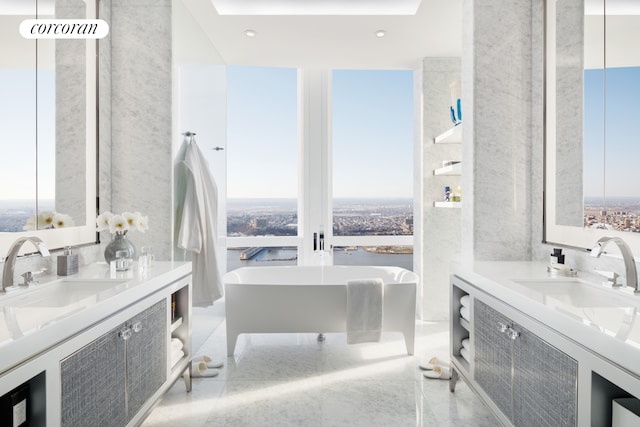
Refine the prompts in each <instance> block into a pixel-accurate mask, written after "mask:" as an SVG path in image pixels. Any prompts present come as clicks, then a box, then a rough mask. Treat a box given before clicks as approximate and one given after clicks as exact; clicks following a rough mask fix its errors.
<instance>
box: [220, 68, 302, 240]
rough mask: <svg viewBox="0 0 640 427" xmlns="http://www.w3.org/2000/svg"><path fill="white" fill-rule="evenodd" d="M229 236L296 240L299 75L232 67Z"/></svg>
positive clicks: (229, 92)
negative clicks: (274, 237) (290, 237)
mask: <svg viewBox="0 0 640 427" xmlns="http://www.w3.org/2000/svg"><path fill="white" fill-rule="evenodd" d="M227 79H228V92H227V97H228V98H227V102H228V107H227V108H228V110H227V118H228V122H227V140H228V154H227V162H228V163H227V164H228V168H227V170H228V172H227V197H228V201H227V203H228V206H227V234H228V236H232V237H243V236H295V235H297V193H298V125H297V96H298V95H297V71H296V70H294V69H287V68H264V67H240V66H230V67H229V68H228V74H227Z"/></svg>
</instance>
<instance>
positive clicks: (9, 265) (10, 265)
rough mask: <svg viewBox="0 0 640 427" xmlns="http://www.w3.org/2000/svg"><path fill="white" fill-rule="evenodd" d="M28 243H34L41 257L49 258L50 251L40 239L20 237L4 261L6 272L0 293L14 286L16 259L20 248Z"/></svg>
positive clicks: (3, 275)
mask: <svg viewBox="0 0 640 427" xmlns="http://www.w3.org/2000/svg"><path fill="white" fill-rule="evenodd" d="M27 241H29V242H31V243H33V245H34V246H35V247H36V249H37V250H38V252H39V253H40V255H42V256H43V257H48V256H49V250H48V249H47V247H46V246H45V244H44V242H43V241H42V240H40V239H39V238H38V237H20V238H19V239H18V240H16V241H15V242H13V244H12V245H11V247H10V248H9V253H8V254H7V257H6V258H5V259H4V270H3V271H2V288H1V289H0V293H4V292H6V291H7V288H11V287H12V286H13V273H14V270H15V267H16V258H17V257H18V252H20V248H21V247H22V245H23V244H24V243H25V242H27Z"/></svg>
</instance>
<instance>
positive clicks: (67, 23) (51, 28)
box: [20, 19, 109, 39]
mask: <svg viewBox="0 0 640 427" xmlns="http://www.w3.org/2000/svg"><path fill="white" fill-rule="evenodd" d="M108 33H109V24H107V23H106V22H105V21H104V20H102V19H25V20H24V21H22V22H21V23H20V34H21V35H22V37H24V38H25V39H101V38H103V37H105V36H106V35H107V34H108Z"/></svg>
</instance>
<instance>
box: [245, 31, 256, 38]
mask: <svg viewBox="0 0 640 427" xmlns="http://www.w3.org/2000/svg"><path fill="white" fill-rule="evenodd" d="M244 34H245V35H246V36H247V37H255V36H256V32H255V31H254V30H245V31H244Z"/></svg>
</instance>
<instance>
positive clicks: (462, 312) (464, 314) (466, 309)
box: [460, 307, 471, 322]
mask: <svg viewBox="0 0 640 427" xmlns="http://www.w3.org/2000/svg"><path fill="white" fill-rule="evenodd" d="M460 316H462V318H463V319H464V320H466V321H467V322H470V321H471V320H469V318H470V317H471V315H470V314H469V307H462V308H461V309H460Z"/></svg>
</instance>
